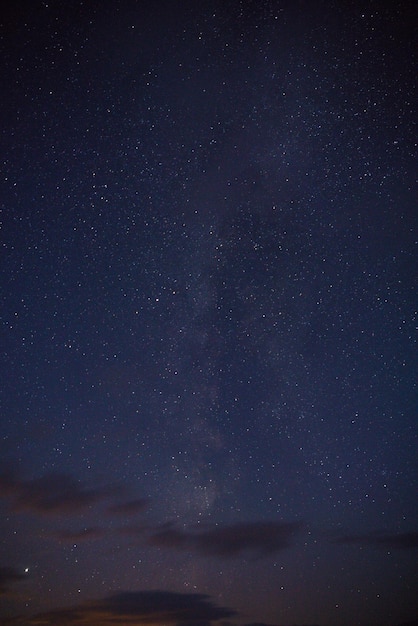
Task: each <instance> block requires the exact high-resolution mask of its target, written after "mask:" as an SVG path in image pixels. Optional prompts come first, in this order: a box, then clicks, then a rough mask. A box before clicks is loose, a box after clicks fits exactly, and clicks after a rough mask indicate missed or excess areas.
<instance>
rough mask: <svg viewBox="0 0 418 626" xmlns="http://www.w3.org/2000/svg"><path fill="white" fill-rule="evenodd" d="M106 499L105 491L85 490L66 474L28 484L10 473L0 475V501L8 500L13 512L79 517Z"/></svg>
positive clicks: (46, 477)
mask: <svg viewBox="0 0 418 626" xmlns="http://www.w3.org/2000/svg"><path fill="white" fill-rule="evenodd" d="M108 495H109V490H107V491H105V490H98V489H86V488H85V487H83V485H81V483H79V482H78V481H77V480H75V479H74V478H73V477H72V476H69V475H67V474H59V473H50V474H45V475H44V476H42V477H41V478H35V479H32V480H24V479H22V478H20V477H18V476H17V475H15V474H13V473H11V472H8V473H3V474H2V475H0V497H3V498H6V499H7V500H9V502H10V505H11V508H12V510H13V511H15V512H21V511H30V512H33V513H38V514H43V515H68V514H73V513H80V512H82V511H84V510H85V509H88V508H89V507H90V506H92V505H93V504H95V503H96V502H98V501H99V500H101V499H103V498H105V497H107V496H108Z"/></svg>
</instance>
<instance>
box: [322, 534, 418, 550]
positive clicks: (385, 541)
mask: <svg viewBox="0 0 418 626" xmlns="http://www.w3.org/2000/svg"><path fill="white" fill-rule="evenodd" d="M334 543H339V544H357V545H362V546H376V547H381V548H387V549H393V550H396V549H399V550H411V549H413V548H418V532H410V533H398V534H396V533H393V534H391V533H381V532H377V531H376V532H371V533H365V534H363V535H343V536H342V537H338V538H337V539H335V540H334Z"/></svg>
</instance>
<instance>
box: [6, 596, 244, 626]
mask: <svg viewBox="0 0 418 626" xmlns="http://www.w3.org/2000/svg"><path fill="white" fill-rule="evenodd" d="M236 614H237V613H236V611H234V610H232V609H228V608H225V607H220V606H217V605H216V604H215V603H214V602H212V600H211V599H210V597H209V596H207V595H203V594H187V593H185V594H184V593H171V592H168V591H160V590H156V591H136V592H135V591H130V592H124V593H118V594H113V595H110V596H108V597H106V598H103V599H102V600H98V601H95V602H89V603H85V604H80V605H78V606H75V607H70V608H68V609H58V610H55V611H50V612H47V613H42V614H38V615H36V616H33V617H29V618H27V617H25V618H24V620H23V618H22V620H23V621H21V620H20V619H19V618H17V619H15V620H13V622H10V623H13V624H16V625H19V626H23V624H25V625H26V626H30V625H34V624H43V625H44V626H60V625H64V624H65V625H66V626H73V625H77V626H78V625H81V624H83V626H116V625H118V626H121V624H124V626H128V625H140V624H142V625H143V624H173V625H177V626H180V625H181V626H197V625H199V626H210V624H211V623H212V622H215V621H217V620H219V619H225V618H229V617H233V616H235V615H236Z"/></svg>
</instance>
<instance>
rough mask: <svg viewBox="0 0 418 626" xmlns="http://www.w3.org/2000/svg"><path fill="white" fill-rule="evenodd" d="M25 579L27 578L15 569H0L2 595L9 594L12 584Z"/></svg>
mask: <svg viewBox="0 0 418 626" xmlns="http://www.w3.org/2000/svg"><path fill="white" fill-rule="evenodd" d="M25 578H26V576H25V575H24V574H23V573H21V572H19V570H17V569H16V568H15V567H0V595H3V594H5V593H7V592H8V590H9V587H10V585H11V584H12V583H14V582H18V581H20V580H25Z"/></svg>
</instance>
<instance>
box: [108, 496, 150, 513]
mask: <svg viewBox="0 0 418 626" xmlns="http://www.w3.org/2000/svg"><path fill="white" fill-rule="evenodd" d="M149 502H150V500H149V499H148V498H138V499H136V500H129V501H128V502H120V503H117V504H112V505H111V506H109V508H108V511H109V513H113V514H115V515H123V516H129V515H136V514H137V513H142V512H143V511H144V510H145V509H146V508H147V507H148V505H149Z"/></svg>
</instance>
